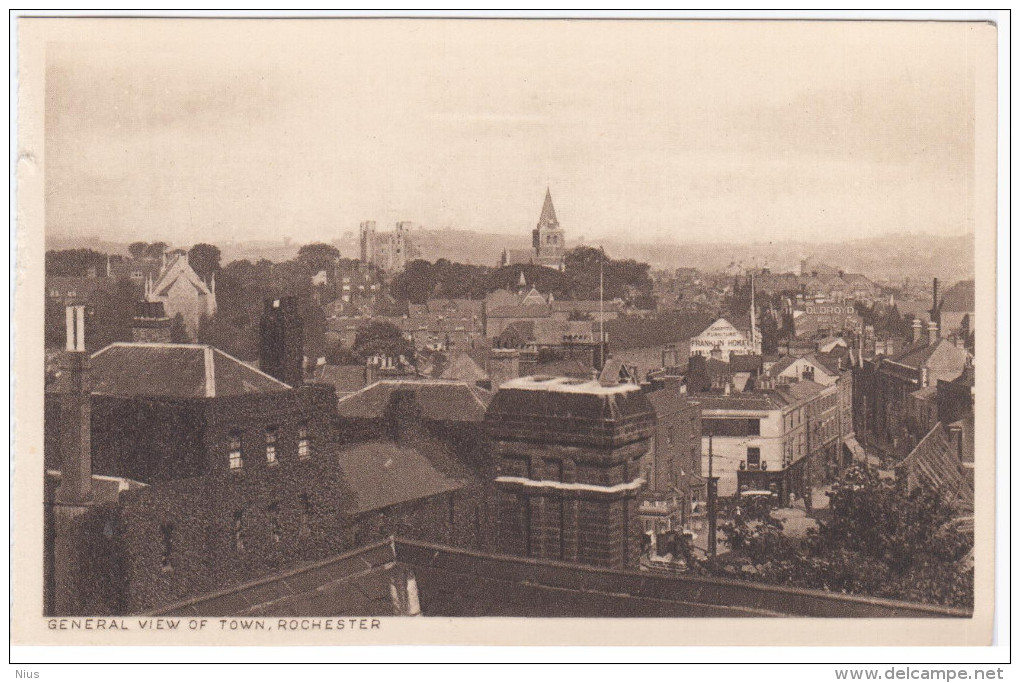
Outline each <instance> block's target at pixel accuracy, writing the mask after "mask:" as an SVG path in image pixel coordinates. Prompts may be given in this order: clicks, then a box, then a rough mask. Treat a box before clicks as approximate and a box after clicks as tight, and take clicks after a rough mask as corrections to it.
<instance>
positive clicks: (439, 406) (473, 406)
mask: <svg viewBox="0 0 1020 683" xmlns="http://www.w3.org/2000/svg"><path fill="white" fill-rule="evenodd" d="M397 390H402V391H413V392H414V393H415V395H416V397H417V399H418V403H419V405H421V408H422V417H423V418H424V419H426V420H432V421H441V422H481V421H482V420H483V419H484V418H485V408H486V406H487V405H488V399H489V394H488V392H485V391H483V390H482V389H478V388H476V387H474V386H471V385H469V384H467V383H466V382H461V381H454V380H436V379H419V378H415V379H391V380H380V381H378V382H376V383H374V384H370V385H369V386H367V387H365V388H364V389H361V390H360V391H357V392H355V393H353V394H351V395H349V396H346V397H344V398H341V399H340V401H339V402H338V403H337V408H338V410H339V413H340V417H347V418H362V419H379V418H381V417H382V416H383V414H384V413H385V411H386V406H388V405H389V403H390V400H391V398H392V396H393V392H395V391H397Z"/></svg>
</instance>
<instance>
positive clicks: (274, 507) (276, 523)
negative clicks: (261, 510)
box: [266, 503, 280, 543]
mask: <svg viewBox="0 0 1020 683" xmlns="http://www.w3.org/2000/svg"><path fill="white" fill-rule="evenodd" d="M266 513H267V515H268V516H269V538H271V539H272V540H273V543H279V542H280V505H279V504H278V503H270V504H269V507H268V508H266Z"/></svg>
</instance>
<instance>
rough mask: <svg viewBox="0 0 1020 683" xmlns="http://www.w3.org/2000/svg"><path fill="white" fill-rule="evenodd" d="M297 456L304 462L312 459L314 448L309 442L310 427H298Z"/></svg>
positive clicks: (303, 425)
mask: <svg viewBox="0 0 1020 683" xmlns="http://www.w3.org/2000/svg"><path fill="white" fill-rule="evenodd" d="M297 454H298V457H299V458H300V459H302V460H307V459H308V458H310V457H312V447H311V444H310V443H309V441H308V425H307V424H302V425H301V426H300V427H298V442H297Z"/></svg>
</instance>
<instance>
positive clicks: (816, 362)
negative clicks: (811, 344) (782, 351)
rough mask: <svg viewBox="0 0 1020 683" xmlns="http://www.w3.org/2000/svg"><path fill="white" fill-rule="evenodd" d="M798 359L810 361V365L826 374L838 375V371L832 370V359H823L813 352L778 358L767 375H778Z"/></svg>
mask: <svg viewBox="0 0 1020 683" xmlns="http://www.w3.org/2000/svg"><path fill="white" fill-rule="evenodd" d="M799 360H803V361H805V362H807V363H810V364H811V366H812V367H814V368H816V369H818V370H821V371H822V372H824V373H825V374H827V375H830V376H832V377H839V371H838V370H833V367H832V364H833V361H832V360H830V359H825V360H823V359H822V355H820V354H814V353H809V354H807V355H806V356H800V357H795V356H784V357H783V358H780V359H779V361H777V362H776V364H775V365H773V366H772V367H771V368H769V375H771V376H772V377H779V376H780V375H781V374H782V373H783V372H785V371H786V370H787V369H788V368H789V367H790V366H791V365H793V364H795V363H796V362H797V361H799Z"/></svg>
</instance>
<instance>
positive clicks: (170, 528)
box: [159, 524, 174, 572]
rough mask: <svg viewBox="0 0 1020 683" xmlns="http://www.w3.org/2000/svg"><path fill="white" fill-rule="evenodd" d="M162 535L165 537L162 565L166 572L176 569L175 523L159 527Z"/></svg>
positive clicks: (160, 561)
mask: <svg viewBox="0 0 1020 683" xmlns="http://www.w3.org/2000/svg"><path fill="white" fill-rule="evenodd" d="M159 533H160V536H161V537H162V539H163V552H162V554H161V555H160V560H159V563H160V566H161V567H162V569H163V571H165V572H172V571H173V570H174V562H173V556H174V525H173V524H162V525H160V527H159Z"/></svg>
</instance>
